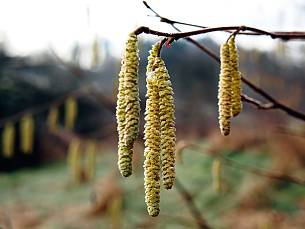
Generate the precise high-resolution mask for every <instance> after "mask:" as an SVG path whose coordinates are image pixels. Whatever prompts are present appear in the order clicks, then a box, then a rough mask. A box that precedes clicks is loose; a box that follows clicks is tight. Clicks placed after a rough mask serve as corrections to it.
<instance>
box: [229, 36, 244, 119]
mask: <svg viewBox="0 0 305 229" xmlns="http://www.w3.org/2000/svg"><path fill="white" fill-rule="evenodd" d="M228 44H229V51H230V61H231V66H232V73H231V75H232V116H237V115H238V114H239V113H240V112H241V109H242V102H241V73H240V72H239V70H238V53H237V48H236V45H235V37H231V38H230V39H229V43H228Z"/></svg>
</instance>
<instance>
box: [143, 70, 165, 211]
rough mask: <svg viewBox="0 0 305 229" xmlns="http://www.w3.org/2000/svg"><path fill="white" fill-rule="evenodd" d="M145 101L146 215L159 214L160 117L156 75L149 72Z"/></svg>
mask: <svg viewBox="0 0 305 229" xmlns="http://www.w3.org/2000/svg"><path fill="white" fill-rule="evenodd" d="M146 86H147V95H146V97H147V100H146V111H145V121H146V123H145V125H144V139H145V143H144V144H145V150H144V156H145V161H144V185H145V202H146V205H147V211H148V214H149V215H151V216H154V217H155V216H157V215H159V212H160V206H159V205H160V140H161V139H160V138H161V133H160V116H159V94H158V86H157V75H156V74H155V73H154V72H149V74H148V75H147V78H146Z"/></svg>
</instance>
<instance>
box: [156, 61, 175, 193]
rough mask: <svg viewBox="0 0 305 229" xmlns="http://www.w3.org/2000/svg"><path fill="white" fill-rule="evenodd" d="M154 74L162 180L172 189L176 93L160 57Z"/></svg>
mask: <svg viewBox="0 0 305 229" xmlns="http://www.w3.org/2000/svg"><path fill="white" fill-rule="evenodd" d="M154 72H155V74H156V77H157V80H158V81H157V83H158V92H159V116H160V125H161V127H160V129H161V161H162V163H161V165H162V179H163V185H164V187H165V188H166V189H171V188H172V186H173V184H174V182H175V144H176V128H175V115H174V112H175V106H174V97H173V95H174V92H173V89H172V84H171V81H170V76H169V74H168V71H167V69H166V67H165V63H164V61H163V60H162V59H161V58H160V57H156V58H155V61H154Z"/></svg>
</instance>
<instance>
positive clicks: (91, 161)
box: [85, 140, 96, 180]
mask: <svg viewBox="0 0 305 229" xmlns="http://www.w3.org/2000/svg"><path fill="white" fill-rule="evenodd" d="M85 155H86V170H87V176H88V179H89V180H92V179H93V178H94V176H95V167H96V144H95V142H94V141H91V140H90V141H88V143H87V145H86V152H85Z"/></svg>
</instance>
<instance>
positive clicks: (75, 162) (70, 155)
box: [67, 138, 81, 182]
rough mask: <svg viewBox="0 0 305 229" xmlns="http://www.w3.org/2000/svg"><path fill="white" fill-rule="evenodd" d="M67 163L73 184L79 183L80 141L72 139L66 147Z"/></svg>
mask: <svg viewBox="0 0 305 229" xmlns="http://www.w3.org/2000/svg"><path fill="white" fill-rule="evenodd" d="M67 161H68V168H69V171H70V175H71V177H72V180H73V181H74V182H80V179H81V151H80V141H79V140H78V139H76V138H73V139H72V140H71V141H70V143H69V146H68V152H67Z"/></svg>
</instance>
